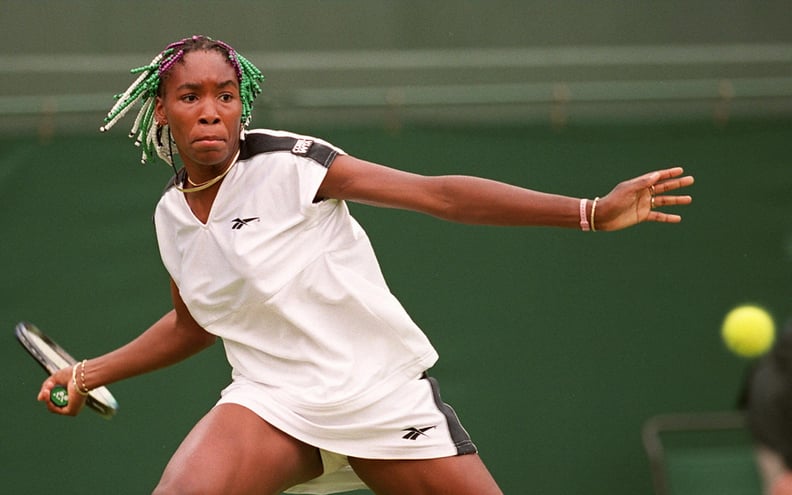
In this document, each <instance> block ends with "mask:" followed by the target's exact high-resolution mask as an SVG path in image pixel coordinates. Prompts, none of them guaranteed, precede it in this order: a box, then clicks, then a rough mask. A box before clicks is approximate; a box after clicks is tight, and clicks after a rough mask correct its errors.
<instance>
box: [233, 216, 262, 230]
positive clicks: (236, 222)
mask: <svg viewBox="0 0 792 495" xmlns="http://www.w3.org/2000/svg"><path fill="white" fill-rule="evenodd" d="M258 221H259V217H250V218H239V217H236V218H235V219H233V220H231V229H232V230H239V229H241V228H242V227H245V226H246V225H248V224H250V223H251V222H258Z"/></svg>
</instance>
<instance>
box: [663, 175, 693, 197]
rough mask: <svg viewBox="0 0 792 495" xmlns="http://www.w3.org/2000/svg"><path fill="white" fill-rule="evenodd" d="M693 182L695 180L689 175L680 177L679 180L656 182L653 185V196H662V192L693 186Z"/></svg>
mask: <svg viewBox="0 0 792 495" xmlns="http://www.w3.org/2000/svg"><path fill="white" fill-rule="evenodd" d="M694 182H695V179H694V178H693V176H691V175H688V176H685V177H680V178H679V179H669V180H665V181H662V182H658V183H656V184H654V190H655V194H662V193H664V192H668V191H673V190H674V189H679V188H682V187H688V186H690V185H693V183H694Z"/></svg>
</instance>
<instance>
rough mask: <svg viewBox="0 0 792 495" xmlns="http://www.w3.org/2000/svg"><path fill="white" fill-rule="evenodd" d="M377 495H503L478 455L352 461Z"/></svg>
mask: <svg viewBox="0 0 792 495" xmlns="http://www.w3.org/2000/svg"><path fill="white" fill-rule="evenodd" d="M349 464H350V465H351V466H352V469H354V470H355V472H356V473H357V475H358V476H359V477H360V479H361V480H363V482H364V483H366V485H368V486H369V487H371V489H372V490H374V493H376V494H377V495H403V494H405V493H409V494H410V495H503V492H502V491H501V490H500V488H498V484H497V483H496V482H495V480H494V479H493V477H492V475H491V474H490V473H489V471H488V470H487V468H486V467H485V466H484V463H483V462H482V461H481V458H480V457H479V456H478V454H466V455H458V456H453V457H441V458H439V459H422V460H380V459H358V458H351V457H350V458H349Z"/></svg>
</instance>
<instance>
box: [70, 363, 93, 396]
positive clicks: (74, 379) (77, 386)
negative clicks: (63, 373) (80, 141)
mask: <svg viewBox="0 0 792 495" xmlns="http://www.w3.org/2000/svg"><path fill="white" fill-rule="evenodd" d="M86 361H87V359H83V360H82V362H80V363H77V364H75V365H74V367H73V368H72V384H74V389H75V390H76V391H77V393H78V394H80V395H82V396H83V397H85V396H87V395H88V394H89V393H91V391H90V390H88V388H87V387H86V386H85V362H86ZM77 366H80V381H81V382H82V387H80V384H78V383H77Z"/></svg>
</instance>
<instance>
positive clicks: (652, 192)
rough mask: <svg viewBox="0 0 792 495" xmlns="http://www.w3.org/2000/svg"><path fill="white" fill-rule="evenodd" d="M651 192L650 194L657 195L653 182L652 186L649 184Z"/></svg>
mask: <svg viewBox="0 0 792 495" xmlns="http://www.w3.org/2000/svg"><path fill="white" fill-rule="evenodd" d="M649 194H650V195H652V196H654V195H655V187H654V184H652V185H651V186H649Z"/></svg>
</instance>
